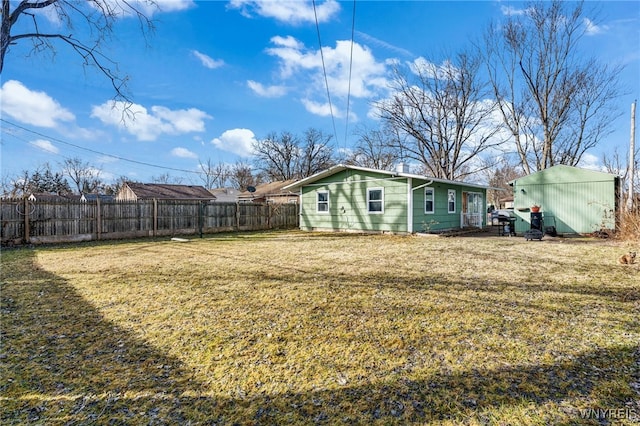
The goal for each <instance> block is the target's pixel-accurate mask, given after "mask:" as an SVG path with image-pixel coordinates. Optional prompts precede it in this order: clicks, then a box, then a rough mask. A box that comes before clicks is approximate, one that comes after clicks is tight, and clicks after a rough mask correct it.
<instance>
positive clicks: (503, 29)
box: [484, 0, 621, 173]
mask: <svg viewBox="0 0 640 426" xmlns="http://www.w3.org/2000/svg"><path fill="white" fill-rule="evenodd" d="M584 21H585V14H584V9H583V3H582V2H580V3H577V4H576V3H568V2H563V1H559V0H553V1H551V2H543V1H537V2H533V3H530V4H528V6H527V7H526V8H525V9H524V10H523V13H521V14H513V15H511V16H509V17H508V18H507V20H506V22H501V23H500V25H494V26H491V27H489V29H488V31H487V32H486V34H485V37H484V45H485V47H484V52H485V54H486V57H485V63H486V65H487V70H488V76H489V79H490V82H491V86H492V88H493V92H494V96H495V98H496V100H497V103H498V110H499V111H500V114H501V117H502V120H503V122H504V124H505V125H506V127H507V128H508V130H509V133H510V134H511V135H513V142H514V144H515V148H516V151H517V153H518V155H519V157H520V160H521V161H522V164H523V167H524V170H525V172H526V173H531V172H532V171H535V170H542V169H545V168H547V167H551V166H553V165H555V164H566V165H572V166H575V165H577V164H578V163H579V162H580V159H581V158H582V156H583V155H584V153H585V152H587V151H588V150H589V149H591V148H593V147H595V146H596V145H597V143H598V142H599V141H600V140H601V138H602V137H603V136H604V135H606V134H607V133H608V132H609V131H610V129H611V127H610V126H611V123H612V122H613V120H612V119H613V118H614V117H615V116H616V115H617V114H618V113H617V112H616V110H615V109H614V107H613V102H612V101H614V100H615V99H616V98H617V97H618V96H619V88H618V79H617V74H618V73H619V72H620V70H621V67H618V66H609V65H603V64H600V63H598V62H597V61H596V60H594V59H591V58H587V59H582V58H581V53H580V52H579V51H578V48H579V41H580V40H581V38H582V37H583V36H584V34H585V31H586V26H585V24H584Z"/></svg>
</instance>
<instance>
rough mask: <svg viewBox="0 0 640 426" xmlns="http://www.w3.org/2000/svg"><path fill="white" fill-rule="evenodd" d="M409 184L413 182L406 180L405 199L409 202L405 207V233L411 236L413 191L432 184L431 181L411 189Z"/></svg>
mask: <svg viewBox="0 0 640 426" xmlns="http://www.w3.org/2000/svg"><path fill="white" fill-rule="evenodd" d="M411 182H413V180H412V179H411V178H407V199H408V200H409V202H408V207H407V209H408V211H407V232H409V233H410V234H413V191H415V190H416V189H420V188H424V187H425V186H429V185H431V184H433V180H430V181H429V182H427V183H424V184H422V185H418V186H416V187H415V188H412V187H411Z"/></svg>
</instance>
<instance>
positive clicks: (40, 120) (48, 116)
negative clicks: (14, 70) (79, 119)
mask: <svg viewBox="0 0 640 426" xmlns="http://www.w3.org/2000/svg"><path fill="white" fill-rule="evenodd" d="M0 105H1V111H2V114H6V115H8V116H9V117H11V118H13V119H15V120H17V121H20V122H21V123H25V124H31V125H34V126H39V127H47V128H54V127H57V126H58V125H59V122H60V121H73V120H75V116H74V115H73V114H72V113H71V111H69V110H67V109H66V108H63V107H62V106H61V105H60V104H59V103H58V102H57V101H56V100H55V99H53V98H52V97H50V96H49V95H47V94H46V93H45V92H38V91H34V90H30V89H28V88H27V87H25V86H24V85H23V84H22V83H21V82H19V81H16V80H9V81H7V82H5V83H4V84H3V85H2V88H1V89H0Z"/></svg>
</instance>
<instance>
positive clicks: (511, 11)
mask: <svg viewBox="0 0 640 426" xmlns="http://www.w3.org/2000/svg"><path fill="white" fill-rule="evenodd" d="M500 11H501V12H502V14H503V15H506V16H521V15H524V14H525V13H527V10H526V9H516V8H515V7H513V6H500Z"/></svg>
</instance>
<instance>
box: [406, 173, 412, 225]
mask: <svg viewBox="0 0 640 426" xmlns="http://www.w3.org/2000/svg"><path fill="white" fill-rule="evenodd" d="M411 181H412V179H411V178H407V201H408V202H407V232H408V233H409V234H413V190H412V189H411Z"/></svg>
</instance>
